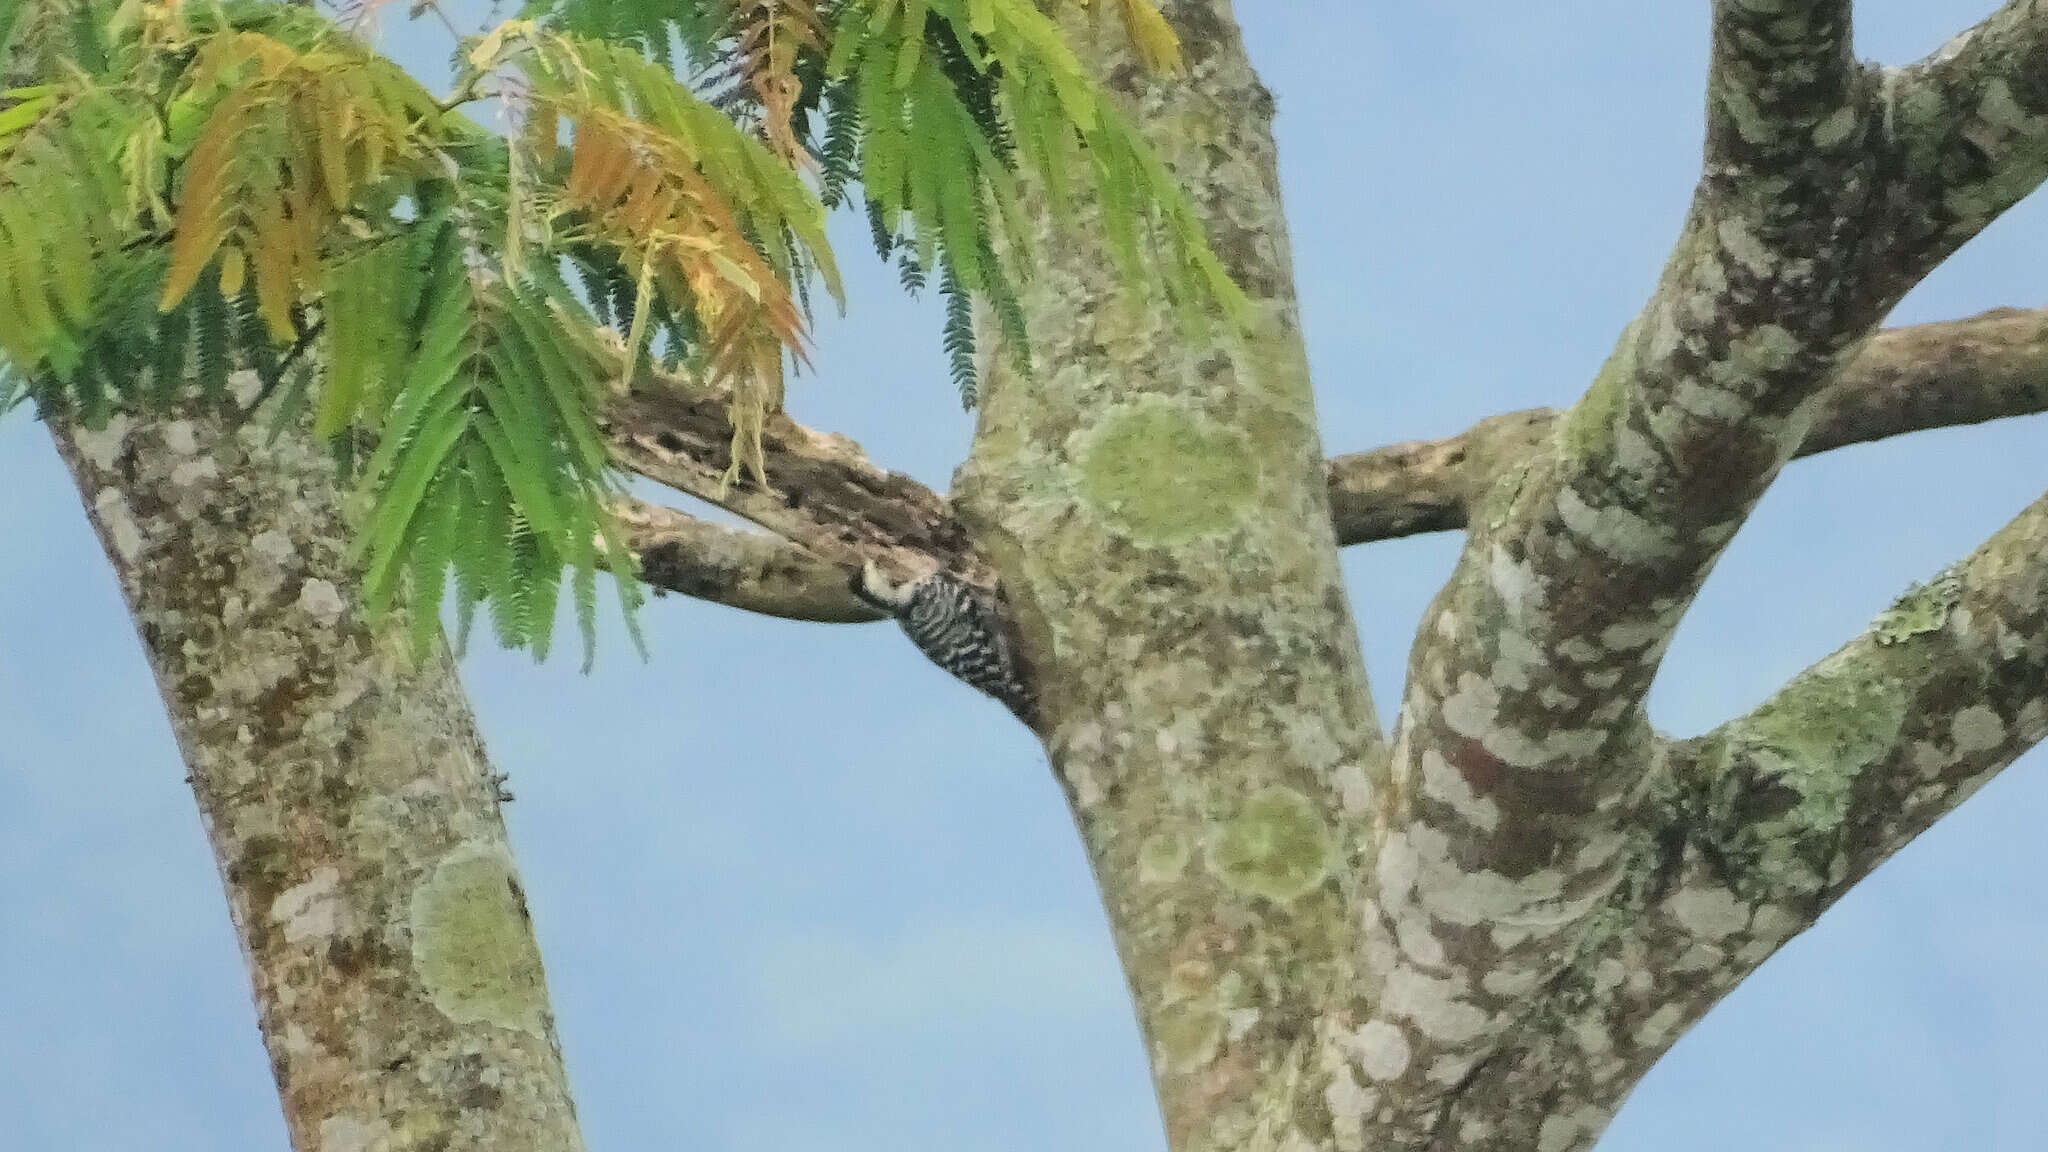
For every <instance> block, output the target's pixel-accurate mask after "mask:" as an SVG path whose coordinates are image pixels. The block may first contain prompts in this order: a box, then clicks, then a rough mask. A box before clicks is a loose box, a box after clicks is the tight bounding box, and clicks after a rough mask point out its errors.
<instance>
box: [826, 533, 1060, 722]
mask: <svg viewBox="0 0 2048 1152" xmlns="http://www.w3.org/2000/svg"><path fill="white" fill-rule="evenodd" d="M851 586H852V589H853V594H854V595H856V596H858V597H860V598H861V599H862V600H865V601H867V602H868V603H869V604H872V605H874V606H875V607H876V608H877V609H880V610H881V611H883V612H887V613H888V614H889V615H890V616H893V617H895V619H896V623H897V624H898V625H900V626H901V627H902V629H903V634H904V635H905V636H908V637H910V642H911V643H912V644H915V645H916V646H917V650H918V651H920V652H922V653H924V654H925V656H926V657H927V658H929V659H930V660H931V662H932V663H934V664H937V665H938V666H939V667H940V668H943V669H945V670H946V672H947V673H949V674H951V675H952V676H953V677H954V678H956V679H958V680H961V681H963V682H965V683H966V684H967V685H968V686H969V687H971V688H974V689H976V690H977V691H980V692H983V693H986V694H987V695H990V696H993V697H995V698H996V700H998V701H999V702H1001V703H1002V705H1003V706H1004V707H1005V708H1008V709H1009V710H1010V712H1011V713H1012V714H1013V715H1015V716H1016V717H1017V719H1019V720H1022V721H1024V723H1025V724H1027V725H1028V724H1030V723H1031V722H1032V713H1033V709H1034V707H1035V706H1036V704H1037V698H1036V696H1035V694H1034V693H1033V692H1032V691H1031V686H1030V684H1028V683H1027V682H1026V681H1025V679H1024V674H1023V669H1022V667H1021V666H1020V665H1019V663H1018V660H1017V656H1016V652H1015V650H1014V649H1013V648H1012V646H1011V644H1010V636H1009V632H1008V631H1007V630H1006V628H1005V626H1004V621H1003V605H1002V600H1001V599H1000V597H999V595H998V594H997V593H996V592H994V591H992V590H990V589H986V588H981V587H978V586H976V585H974V584H970V583H968V582H967V581H965V580H962V579H960V578H959V577H958V576H955V575H953V574H951V573H949V572H934V573H932V574H931V575H929V576H925V577H921V578H919V579H916V580H909V581H906V582H904V583H901V584H897V583H893V582H891V581H890V580H889V578H888V577H886V576H884V575H882V572H881V569H879V568H876V567H875V565H874V563H873V562H872V561H870V562H868V563H865V564H862V565H861V569H860V573H859V574H858V575H856V576H855V577H854V578H853V580H852V581H851Z"/></svg>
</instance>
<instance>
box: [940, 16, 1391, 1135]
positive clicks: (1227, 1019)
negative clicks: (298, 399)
mask: <svg viewBox="0 0 2048 1152" xmlns="http://www.w3.org/2000/svg"><path fill="white" fill-rule="evenodd" d="M1165 8H1166V10H1167V14H1168V16H1169V18H1170V19H1171V20H1172V21H1173V22H1174V24H1175V26H1176V27H1177V28H1178V29H1179V31H1180V33H1181V37H1182V42H1183V45H1184V47H1185V50H1186V53H1187V59H1188V67H1189V71H1188V75H1187V76H1186V77H1185V78H1184V79H1182V80H1179V81H1167V82H1160V83H1156V84H1153V83H1148V82H1146V81H1145V80H1143V79H1142V78H1141V76H1140V74H1139V72H1138V70H1137V69H1136V68H1135V67H1134V66H1133V65H1132V64H1131V62H1130V60H1129V59H1128V58H1127V57H1126V56H1124V55H1122V54H1120V53H1119V52H1118V51H1117V50H1116V48H1115V46H1114V45H1113V44H1112V43H1111V39H1112V38H1109V37H1103V36H1085V35H1084V36H1080V37H1077V42H1080V43H1083V44H1086V45H1088V48H1089V50H1090V51H1091V52H1094V53H1097V54H1098V55H1097V57H1096V59H1095V61H1094V63H1095V64H1096V66H1097V67H1099V68H1100V69H1101V70H1102V73H1103V74H1104V75H1106V76H1108V77H1109V78H1110V80H1111V83H1112V85H1114V86H1117V87H1120V88H1124V89H1126V90H1127V91H1128V93H1129V95H1130V96H1131V97H1132V98H1133V100H1134V102H1135V106H1136V112H1137V116H1138V119H1139V121H1140V124H1141V126H1142V127H1143V128H1144V130H1145V131H1146V133H1147V135H1148V136H1149V138H1150V140H1151V141H1152V143H1153V145H1154V147H1156V148H1158V149H1160V150H1161V152H1162V153H1163V155H1164V156H1165V157H1166V159H1167V160H1168V161H1169V163H1171V164H1172V166H1173V167H1174V169H1175V171H1176V173H1177V175H1178V176H1179V177H1180V179H1181V180H1182V181H1183V183H1184V185H1185V186H1186V187H1187V189H1188V191H1189V193H1190V195H1191V196H1192V197H1193V198H1194V200H1195V201H1196V203H1197V205H1198V207H1199V210H1200V211H1201V212H1202V214H1203V217H1204V219H1205V221H1206V223H1207V224H1208V225H1209V227H1210V229H1211V236H1212V239H1213V242H1214V244H1215V246H1216V249H1217V252H1218V254H1219V255H1220V256H1221V257H1222V259H1223V261H1224V263H1225V264H1226V266H1227V267H1228V268H1229V270H1230V272H1231V274H1232V275H1233V276H1234V277H1235V278H1236V279H1237V281H1238V283H1239V284H1241V285H1243V286H1244V287H1245V289H1246V291H1247V292H1248V294H1249V295H1250V297H1251V299H1252V302H1253V308H1254V310H1255V312H1256V315H1257V320H1256V324H1255V328H1254V330H1253V331H1252V332H1250V333H1249V334H1248V335H1247V336H1246V337H1245V338H1244V339H1243V340H1242V341H1230V342H1223V343H1217V344H1212V345H1207V346H1199V345H1190V344H1188V343H1187V342H1185V341H1184V339H1183V334H1182V332H1181V329H1180V328H1179V326H1178V325H1177V324H1176V323H1175V322H1174V320H1173V319H1172V317H1171V315H1170V314H1168V313H1166V312H1164V311H1163V310H1162V309H1161V307H1160V305H1159V303H1158V302H1157V301H1149V302H1148V301H1141V300H1136V299H1133V298H1131V297H1129V296H1126V295H1124V294H1123V293H1122V292H1121V291H1120V290H1119V288H1118V286H1117V280H1116V275H1115V273H1114V271H1113V269H1112V266H1111V263H1110V262H1109V261H1108V260H1106V259H1104V258H1103V256H1102V254H1101V253H1100V252H1099V251H1097V250H1094V249H1093V248H1092V247H1091V245H1090V244H1088V243H1087V242H1085V241H1081V240H1079V239H1078V238H1079V237H1082V236H1086V235H1088V234H1089V233H1090V232H1091V231H1092V230H1093V229H1094V228H1096V227H1097V226H1098V225H1099V217H1098V216H1097V215H1096V210H1095V209H1094V208H1093V207H1092V206H1090V205H1087V204H1082V205H1080V206H1079V210H1078V217H1077V218H1067V219H1056V218H1055V216H1054V213H1053V212H1052V211H1051V210H1050V209H1049V208H1048V207H1047V206H1046V205H1045V204H1043V203H1038V204H1036V205H1035V206H1034V209H1033V211H1034V213H1035V216H1034V219H1035V224H1036V227H1037V229H1038V231H1039V233H1040V235H1039V236H1038V238H1037V241H1036V242H1035V243H1034V245H1033V250H1034V252H1035V253H1037V254H1038V258H1037V260H1036V261H1035V262H1034V265H1033V268H1032V276H1031V279H1030V280H1029V281H1028V283H1027V286H1026V289H1025V299H1024V304H1025V309H1026V312H1027V315H1028V319H1029V323H1030V327H1031V331H1032V333H1033V336H1034V343H1033V348H1032V358H1033V362H1034V370H1033V371H1032V373H1031V374H1030V375H1029V376H1028V377H1025V376H1020V375H1017V374H1015V373H1014V372H1012V371H1010V370H1008V368H1007V361H1006V360H1005V359H1003V358H1001V357H995V358H992V359H991V371H990V376H989V379H988V380H987V381H986V383H985V387H984V389H983V393H982V407H981V412H980V422H979V425H978V427H977V430H976V435H975V440H974V445H973V448H972V451H971V453H970V456H969V459H968V462H967V464H966V465H965V466H964V468H963V469H962V472H961V474H960V475H959V476H958V477H957V478H956V492H957V503H958V507H959V510H960V512H961V514H962V516H963V518H964V519H966V520H967V521H968V522H969V523H971V524H972V525H973V527H974V528H975V530H976V533H977V538H978V542H979V543H980V544H981V545H982V546H983V547H984V548H985V549H986V551H987V554H988V555H989V557H990V559H991V560H992V561H993V563H994V565H995V567H996V569H997V571H998V572H999V573H1000V575H1001V580H1002V585H1003V588H1004V589H1005V591H1006V592H1007V593H1008V595H1009V597H1010V601H1011V603H1012V605H1013V606H1014V607H1015V609H1016V612H1017V616H1018V624H1019V631H1020V633H1021V635H1022V638H1023V642H1024V649H1025V652H1026V654H1027V656H1028V657H1029V659H1030V663H1031V664H1032V665H1033V667H1034V668H1035V670H1036V671H1037V673H1038V676H1039V678H1040V685H1041V698H1042V705H1041V709H1042V724H1041V729H1042V734H1043V736H1044V738H1045V741H1046V745H1047V748H1048V749H1049V751H1050V753H1051V759H1052V765H1053V768H1054V771H1055V772H1056V773H1057V775H1058V778H1059V780H1060V782H1061V784H1062V785H1063V787H1064V788H1065V790H1066V794H1067V797H1068V799H1069V801H1070V803H1071V805H1072V807H1073V811H1074V814H1075V818H1076V820H1077V823H1078V824H1079V827H1080V831H1081V835H1082V838H1083V841H1084V843H1085V844H1086V847H1087V850H1088V853H1089V856H1090V858H1091V860H1092V862H1093V865H1094V869H1095V874H1096V877H1097V880H1098V881H1099V883H1100V885H1101V888H1102V891H1103V895H1104V900H1105V903H1106V905H1107V907H1108V911H1109V919H1110V923H1111V926H1112V929H1113V932H1114V935H1115V939H1116V943H1117V948H1118V952H1119V954H1120V956H1121V958H1122V961H1123V965H1124V970H1125V973H1126V975H1127V977H1128V979H1129V982H1130V985H1131V989H1132V993H1133V996H1134V999H1135V1001H1136V1006H1137V1011H1138V1016H1139V1019H1140V1022H1141V1023H1142V1025H1143V1029H1144V1034H1145V1037H1146V1041H1147V1045H1148V1048H1149V1052H1150V1057H1151V1064H1152V1071H1153V1078H1154V1082H1155V1084H1156V1085H1157V1087H1158V1091H1159V1097H1160V1103H1161V1107H1162V1110H1163V1112H1164V1116H1165V1122H1166V1129H1167V1134H1168V1140H1169V1142H1170V1144H1171V1145H1172V1146H1173V1147H1174V1148H1175V1149H1177V1150H1179V1152H1197V1150H1202V1149H1232V1150H1236V1149H1254V1148H1274V1147H1286V1146H1299V1145H1303V1144H1306V1145H1307V1146H1310V1147H1327V1146H1331V1145H1332V1143H1333V1141H1336V1140H1337V1139H1339V1137H1340V1135H1341V1134H1342V1133H1343V1132H1344V1130H1345V1125H1347V1124H1348V1125H1349V1126H1350V1132H1351V1134H1352V1135H1354V1136H1355V1135H1356V1133H1357V1130H1358V1124H1359V1122H1360V1119H1361V1118H1360V1116H1359V1115H1358V1114H1357V1113H1356V1112H1355V1110H1350V1109H1349V1108H1348V1103H1349V1102H1348V1101H1340V1102H1339V1104H1340V1107H1339V1108H1338V1110H1336V1111H1335V1112H1334V1113H1333V1109H1332V1107H1331V1106H1330V1104H1329V1103H1326V1097H1327V1091H1326V1088H1327V1084H1328V1077H1327V1072H1326V1065H1327V1062H1328V1060H1329V1053H1330V1052H1331V1051H1333V1049H1334V1048H1335V1047H1337V1046H1341V1045H1342V1044H1343V1043H1346V1042H1347V1041H1346V1039H1345V1037H1343V1036H1342V1035H1339V1034H1338V1032H1339V1031H1341V1028H1342V1024H1343V1021H1342V1019H1341V1018H1339V1017H1333V1016H1332V1014H1331V1013H1330V1012H1329V1011H1328V1010H1327V1009H1328V1006H1329V1004H1330V1002H1331V1000H1332V998H1333V997H1335V998H1336V999H1337V1000H1339V1001H1347V1000H1348V998H1349V996H1350V993H1351V990H1352V989H1354V988H1355V987H1356V986H1357V983H1358V981H1357V972H1356V968H1355V965H1356V958H1357V949H1356V948H1355V946H1354V940H1355V932H1354V922H1355V911H1354V909H1355V908H1356V906H1357V894H1358V889H1359V883H1360V881H1361V879H1362V869H1361V859H1362V858H1366V857H1367V855H1368V854H1367V852H1366V845H1367V844H1368V842H1369V838H1370V830H1371V826H1372V820H1373V816H1374V811H1373V804H1374V802H1375V800H1376V798H1377V797H1378V796H1379V794H1380V789H1379V788H1378V786H1377V785H1376V784H1375V783H1374V779H1375V778H1376V777H1378V776H1379V775H1380V774H1381V768H1380V766H1381V765H1382V764H1383V763H1384V759H1385V749H1384V746H1383V744H1382V740H1381V736H1380V728H1379V725H1378V722H1377V720H1376V718H1375V716H1374V713H1373V708H1372V704H1371V698H1370V696H1369V694H1368V692H1367V684H1366V678H1365V671H1364V667H1363V663H1362V661H1361V658H1360V653H1359V643H1358V639H1357V634H1356V630H1355V627H1354V625H1353V622H1352V619H1351V615H1350V611H1349V609H1348V607H1347V605H1346V603H1345V597H1344V592H1343V585H1342V582H1341V575H1340V572H1339V569H1338V562H1337V545H1336V539H1335V536H1334V535H1333V534H1332V531H1331V527H1330V512H1329V502H1328V484H1327V479H1326V468H1325V465H1324V462H1323V454H1322V449H1321V445H1320V444H1319V443H1318V441H1317V433H1316V427H1315V413H1314V403H1313V399H1312V397H1311V395H1310V390H1309V382H1308V373H1307V363H1306V356H1305V352H1304V348H1303V344H1302V339H1301V332H1300V325H1299V314H1298V311H1297V309H1296V305H1295V299H1294V290H1293V281H1292V268H1291V267H1290V259H1291V258H1290V254H1289V249H1288V242H1287V230H1286V225H1285V222H1284V220H1283V219H1282V213H1281V205H1280V196H1279V186H1278V180H1277V177H1276V172H1275V156H1274V149H1273V142H1272V136H1271V133H1270V130H1269V124H1270V120H1271V116H1272V111H1273V105H1272V101H1271V99H1270V98H1269V97H1268V95H1267V93H1266V91H1265V89H1264V88H1262V87H1261V86H1260V85H1259V83H1258V81H1257V79H1256V78H1255V77H1254V76H1253V75H1252V72H1251V70H1250V67H1249V66H1248V64H1247V62H1246V60H1245V57H1244V53H1243V47H1242V45H1241V44H1240V42H1239V40H1238V36H1237V32H1236V29H1235V27H1234V26H1233V25H1232V23H1231V21H1230V17H1229V6H1228V5H1227V4H1225V3H1221V2H1218V0H1185V2H1181V3H1172V4H1168V5H1165Z"/></svg>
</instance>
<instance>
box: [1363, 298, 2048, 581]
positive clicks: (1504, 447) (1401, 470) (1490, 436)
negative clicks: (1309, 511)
mask: <svg viewBox="0 0 2048 1152" xmlns="http://www.w3.org/2000/svg"><path fill="white" fill-rule="evenodd" d="M2040 412H2048V310H2036V311H2022V310H2020V309H2017V308H1997V309H1993V310H1992V311H1989V312H1986V313H1984V314H1983V315H1981V316H1973V317H1970V318H1969V319H1967V320H1952V321H1948V322H1946V323H1941V324H1921V325H1917V326H1915V327H1911V328H1894V329H1890V330H1888V331H1885V332H1880V333H1878V335H1877V336H1876V337H1874V338H1873V339H1871V341H1870V342H1869V343H1867V344H1865V345H1864V346H1863V347H1862V348H1861V349H1860V350H1859V351H1858V352H1857V353H1856V356H1855V358H1854V359H1852V360H1850V361H1849V363H1848V365H1847V366H1845V367H1844V368H1843V369H1842V374H1841V377H1840V378H1839V379H1838V380H1836V381H1835V383H1834V384H1833V385H1832V386H1830V387H1828V388H1826V389H1824V390H1823V391H1822V392H1821V393H1820V396H1819V399H1818V400H1817V401H1816V402H1815V407H1814V410H1813V414H1812V426H1811V427H1809V428H1808V429H1807V430H1806V434H1805V435H1804V436H1803V437H1801V438H1800V441H1799V448H1798V450H1797V451H1796V452H1794V454H1793V455H1794V456H1795V458H1796V457H1805V456H1816V455H1819V454H1820V453H1822V452H1830V451H1833V450H1834V449H1837V448H1846V447H1848V446H1850V445H1853V444H1868V443H1871V442H1873V441H1877V440H1883V439H1887V438H1889V437H1892V436H1902V435H1905V434H1906V433H1909V432H1920V431H1925V430H1928V429H1933V428H1954V427H1958V426H1960V425H1965V424H1981V423H1983V422H1985V421H1988V420H2000V419H2004V418H2007V417H2011V416H2030V415H2034V414H2036V413H2040ZM1563 415H1564V414H1563V413H1562V412H1559V411H1557V410H1556V409H1553V408H1532V409H1529V410H1527V411H1522V412H1506V413H1502V414H1501V415H1498V416H1490V417H1488V418H1486V419H1485V420H1482V421H1480V422H1479V423H1477V424H1475V425H1473V426H1472V427H1471V428H1469V429H1467V430H1465V431H1464V432H1461V433H1459V434H1458V435H1456V436H1452V437H1449V438H1447V439H1443V440H1429V441H1417V442H1413V443H1408V444H1392V445H1388V446H1387V447H1385V448H1376V449H1374V450H1372V451H1370V452H1354V453H1351V454H1349V455H1345V456H1339V457H1336V458H1335V459H1333V460H1331V461H1330V506H1331V514H1332V515H1333V516H1334V517H1335V518H1336V521H1337V539H1338V541H1339V542H1341V543H1344V544H1366V543H1370V542H1372V541H1374V540H1390V539H1393V538H1395V537H1399V536H1411V535H1415V534H1417V533H1421V532H1442V531H1447V530H1450V529H1455V528H1463V527H1465V525H1466V522H1467V520H1468V518H1469V517H1470V515H1471V512H1472V510H1473V509H1474V508H1475V507H1477V506H1478V504H1479V503H1480V501H1481V500H1482V499H1483V498H1484V497H1485V495H1486V494H1487V493H1488V492H1489V491H1491V490H1492V488H1493V486H1494V484H1496V483H1497V482H1499V481H1500V479H1501V478H1502V477H1503V476H1506V475H1507V474H1509V473H1510V472H1513V471H1515V470H1517V469H1519V468H1522V467H1524V466H1525V465H1527V464H1528V463H1529V462H1530V461H1531V460H1533V459H1534V458H1535V457H1536V455H1537V454H1538V453H1540V452H1543V451H1544V450H1546V449H1547V448H1548V447H1549V446H1550V444H1551V441H1552V440H1553V438H1554V437H1555V436H1556V435H1557V432H1558V427H1559V424H1558V421H1559V419H1560V418H1561V417H1562V416H1563Z"/></svg>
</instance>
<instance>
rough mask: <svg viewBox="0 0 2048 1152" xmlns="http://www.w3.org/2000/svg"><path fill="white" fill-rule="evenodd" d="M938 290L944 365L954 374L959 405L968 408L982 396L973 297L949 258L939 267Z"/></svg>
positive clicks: (972, 406)
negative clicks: (941, 299) (942, 317)
mask: <svg viewBox="0 0 2048 1152" xmlns="http://www.w3.org/2000/svg"><path fill="white" fill-rule="evenodd" d="M939 294H940V295H941V296H943V297H945V301H946V325H945V329H944V331H943V333H942V335H941V340H942V342H943V344H944V346H945V350H946V366H947V368H949V369H950V370H951V372H952V374H953V386H954V387H955V388H958V389H959V390H960V406H961V407H962V408H965V409H968V410H970V411H971V410H973V408H974V405H975V403H976V402H977V401H978V400H979V399H980V397H981V382H980V379H979V373H978V371H977V370H976V368H975V366H974V297H973V296H972V294H970V293H969V292H968V291H967V289H966V288H965V287H964V286H963V285H962V284H961V283H960V277H959V275H958V274H957V273H956V272H954V270H953V265H952V264H951V263H950V262H948V263H947V264H945V265H944V266H942V267H941V268H940V269H939Z"/></svg>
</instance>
